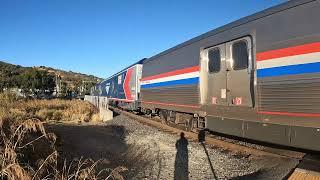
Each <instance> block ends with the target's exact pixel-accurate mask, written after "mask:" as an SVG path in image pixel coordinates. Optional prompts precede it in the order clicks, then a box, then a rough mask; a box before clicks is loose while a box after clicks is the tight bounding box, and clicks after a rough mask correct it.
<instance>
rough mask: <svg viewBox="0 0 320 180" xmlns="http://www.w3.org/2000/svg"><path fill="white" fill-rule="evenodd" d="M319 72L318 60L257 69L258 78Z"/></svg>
mask: <svg viewBox="0 0 320 180" xmlns="http://www.w3.org/2000/svg"><path fill="white" fill-rule="evenodd" d="M317 72H320V62H316V63H308V64H297V65H291V66H281V67H273V68H266V69H258V72H257V76H258V77H259V78H263V77H272V76H283V75H294V74H304V73H317Z"/></svg>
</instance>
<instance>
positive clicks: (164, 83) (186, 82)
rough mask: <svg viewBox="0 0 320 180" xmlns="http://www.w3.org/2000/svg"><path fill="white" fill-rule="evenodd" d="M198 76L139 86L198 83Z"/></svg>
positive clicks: (144, 87) (152, 86) (151, 86)
mask: <svg viewBox="0 0 320 180" xmlns="http://www.w3.org/2000/svg"><path fill="white" fill-rule="evenodd" d="M198 82H199V77H195V78H189V79H180V80H174V81H166V82H159V83H153V84H145V85H141V88H143V89H147V88H154V87H164V86H176V85H191V84H198Z"/></svg>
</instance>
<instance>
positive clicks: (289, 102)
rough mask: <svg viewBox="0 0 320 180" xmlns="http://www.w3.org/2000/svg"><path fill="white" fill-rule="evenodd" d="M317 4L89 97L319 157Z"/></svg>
mask: <svg viewBox="0 0 320 180" xmlns="http://www.w3.org/2000/svg"><path fill="white" fill-rule="evenodd" d="M319 17H320V0H292V1H288V2H285V3H283V4H280V5H277V6H275V7H272V8H269V9H266V10H264V11H261V12H259V13H256V14H253V15H251V16H248V17H245V18H242V19H240V20H237V21H235V22H232V23H230V24H227V25H225V26H222V27H220V28H217V29H214V30H212V31H210V32H207V33H205V34H202V35H200V36H198V37H195V38H193V39H191V40H189V41H186V42H184V43H182V44H179V45H177V46H175V47H173V48H171V49H168V50H166V51H164V52H161V53H159V54H157V55H155V56H153V57H150V58H147V59H143V60H141V61H139V62H137V63H135V64H134V65H131V66H129V67H128V68H125V69H124V70H122V71H120V72H119V73H117V74H115V75H113V76H111V77H110V78H108V79H106V80H105V81H103V82H101V83H99V84H97V85H96V86H95V87H94V88H93V89H92V95H99V96H106V97H108V99H109V103H110V104H112V105H115V106H119V107H122V108H127V109H131V110H135V111H140V112H143V113H146V114H153V115H158V116H160V117H161V118H162V120H163V121H171V122H174V123H176V124H180V125H185V126H186V127H187V128H188V129H190V130H194V129H203V128H205V129H208V130H211V131H214V132H218V133H223V134H227V135H232V136H238V137H243V138H247V139H253V140H258V141H263V142H269V143H274V144H280V145H285V146H292V147H298V148H304V149H309V150H315V151H319V150H320V21H319V20H317V18H319Z"/></svg>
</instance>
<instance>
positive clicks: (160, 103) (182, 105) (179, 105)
mask: <svg viewBox="0 0 320 180" xmlns="http://www.w3.org/2000/svg"><path fill="white" fill-rule="evenodd" d="M141 102H143V103H147V104H158V105H165V106H166V105H168V106H178V107H189V108H200V106H195V105H184V104H170V103H162V102H154V101H141Z"/></svg>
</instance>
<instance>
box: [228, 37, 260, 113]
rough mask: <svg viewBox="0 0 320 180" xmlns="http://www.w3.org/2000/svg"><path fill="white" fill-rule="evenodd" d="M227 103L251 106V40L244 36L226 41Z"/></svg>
mask: <svg viewBox="0 0 320 180" xmlns="http://www.w3.org/2000/svg"><path fill="white" fill-rule="evenodd" d="M226 56H227V61H226V62H227V63H226V65H227V89H228V96H227V103H228V105H229V106H244V107H253V101H252V98H253V94H252V93H253V75H254V74H253V70H252V69H253V68H252V42H251V38H250V37H244V38H241V39H237V40H234V41H231V42H228V43H226Z"/></svg>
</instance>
